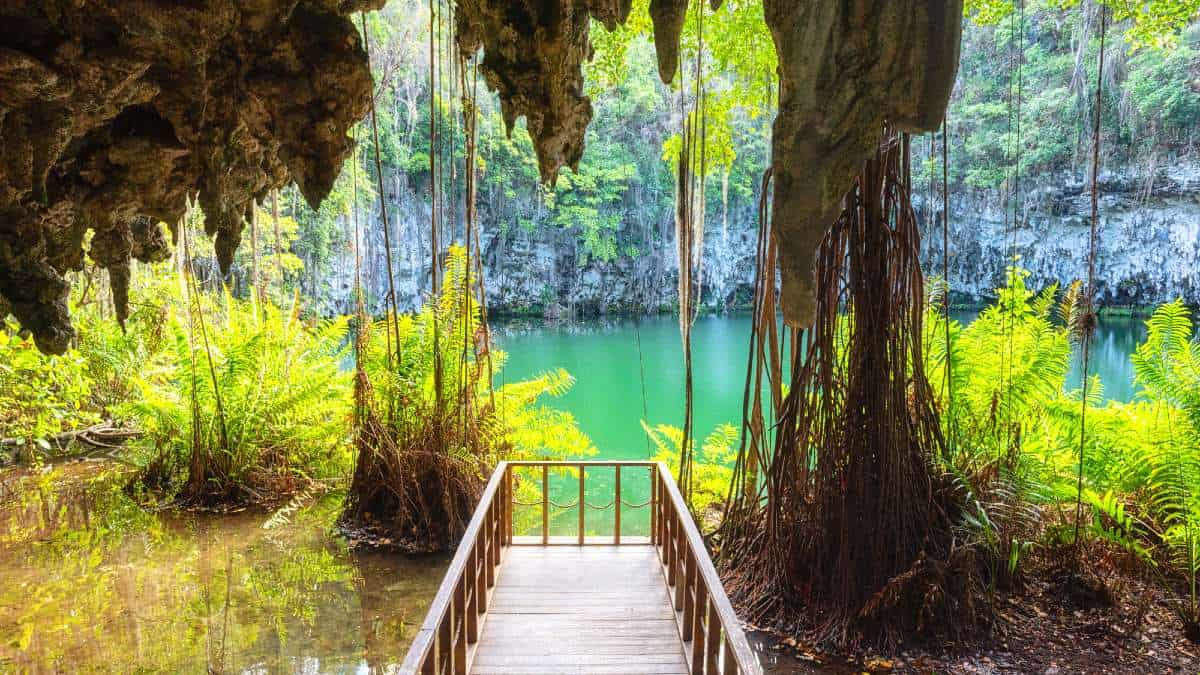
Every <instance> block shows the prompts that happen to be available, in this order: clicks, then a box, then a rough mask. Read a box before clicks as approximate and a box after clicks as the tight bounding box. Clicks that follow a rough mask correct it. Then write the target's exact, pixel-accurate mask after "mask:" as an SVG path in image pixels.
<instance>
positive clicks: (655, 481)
mask: <svg viewBox="0 0 1200 675" xmlns="http://www.w3.org/2000/svg"><path fill="white" fill-rule="evenodd" d="M659 501H660V500H659V467H658V466H652V467H650V543H652V544H654V545H658V544H660V543H661V542H662V537H660V536H659Z"/></svg>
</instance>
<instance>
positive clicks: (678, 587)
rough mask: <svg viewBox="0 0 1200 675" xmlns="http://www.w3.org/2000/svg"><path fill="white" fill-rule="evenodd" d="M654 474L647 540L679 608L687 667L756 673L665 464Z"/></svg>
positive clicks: (711, 674) (732, 673)
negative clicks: (652, 521)
mask: <svg viewBox="0 0 1200 675" xmlns="http://www.w3.org/2000/svg"><path fill="white" fill-rule="evenodd" d="M655 475H656V481H655V488H656V496H657V500H656V504H655V506H656V507H657V508H658V518H657V527H658V531H657V532H656V534H655V535H654V536H653V537H652V540H653V541H654V542H655V545H656V546H657V547H658V550H659V558H660V559H661V560H662V562H663V565H664V566H665V567H666V570H665V573H666V577H667V585H668V586H670V587H671V588H672V590H673V591H674V592H675V593H674V599H675V609H676V611H677V612H678V611H682V612H683V616H682V618H681V620H680V622H679V628H680V635H681V637H682V638H683V641H684V643H685V645H686V646H689V647H691V649H690V650H688V659H689V666H690V668H691V672H692V673H706V674H708V675H715V674H717V673H720V674H721V675H735V674H743V673H744V674H748V675H761V673H762V667H761V666H760V665H759V664H758V659H757V658H755V656H754V651H753V650H752V649H750V643H749V642H748V641H747V640H746V634H745V633H744V632H742V624H741V621H739V620H738V617H737V613H736V612H734V611H733V605H732V604H730V602H729V597H728V596H726V595H725V587H724V586H723V585H722V584H721V577H720V575H718V574H717V570H716V568H715V567H713V564H712V559H710V558H709V556H708V549H707V548H706V547H705V545H704V539H703V538H701V536H700V531H699V530H697V529H696V523H695V522H694V521H693V520H692V515H691V511H689V510H688V507H687V503H686V502H684V500H683V495H681V494H680V493H679V487H678V486H677V485H676V484H675V479H674V478H672V477H671V471H670V469H668V468H667V465H666V464H664V463H662V462H658V470H657V471H656V472H655Z"/></svg>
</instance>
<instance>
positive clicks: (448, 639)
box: [437, 608, 454, 673]
mask: <svg viewBox="0 0 1200 675" xmlns="http://www.w3.org/2000/svg"><path fill="white" fill-rule="evenodd" d="M450 618H451V611H450V608H447V610H446V615H445V616H443V617H442V622H441V623H440V624H438V636H437V660H438V664H437V671H438V672H439V673H445V672H449V671H450V666H451V662H450V656H451V654H453V653H454V650H453V649H452V648H451V647H452V644H453V642H454V637H453V632H454V631H453V628H452V627H451V626H450Z"/></svg>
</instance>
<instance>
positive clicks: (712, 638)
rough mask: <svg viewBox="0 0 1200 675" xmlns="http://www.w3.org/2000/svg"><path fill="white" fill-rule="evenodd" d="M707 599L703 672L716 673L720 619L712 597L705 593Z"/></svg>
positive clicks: (719, 646)
mask: <svg viewBox="0 0 1200 675" xmlns="http://www.w3.org/2000/svg"><path fill="white" fill-rule="evenodd" d="M704 597H705V598H706V599H707V601H706V602H705V604H706V605H708V622H707V623H708V636H707V637H706V638H705V640H704V643H705V644H704V652H705V655H706V657H705V663H704V672H706V673H713V675H716V672H717V657H718V656H719V655H720V648H721V618H720V617H719V616H718V615H717V606H716V605H715V604H713V601H712V597H711V596H709V595H708V594H707V593H705V594H704Z"/></svg>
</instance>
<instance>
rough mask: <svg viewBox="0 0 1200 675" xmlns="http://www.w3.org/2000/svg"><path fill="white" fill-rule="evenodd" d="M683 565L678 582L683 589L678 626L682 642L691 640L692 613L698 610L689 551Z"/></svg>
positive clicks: (694, 579) (693, 562)
mask: <svg viewBox="0 0 1200 675" xmlns="http://www.w3.org/2000/svg"><path fill="white" fill-rule="evenodd" d="M684 559H685V561H686V562H685V564H684V566H683V579H681V580H680V584H679V588H681V589H683V625H682V626H680V634H681V636H682V637H683V641H684V642H688V641H690V640H692V639H693V636H694V631H693V630H692V613H693V612H694V611H695V610H696V609H697V608H698V607H701V605H699V602H698V601H699V598H695V600H693V596H692V589H693V588H698V586H697V584H696V562H695V558H694V557H693V556H692V552H691V550H690V549H689V550H688V552H687V555H685V556H684Z"/></svg>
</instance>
